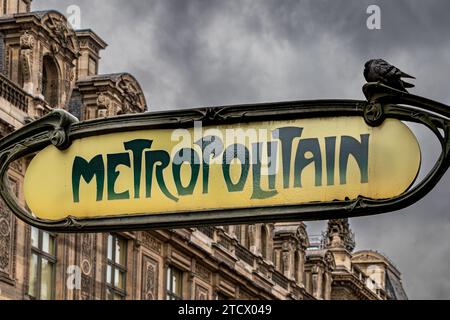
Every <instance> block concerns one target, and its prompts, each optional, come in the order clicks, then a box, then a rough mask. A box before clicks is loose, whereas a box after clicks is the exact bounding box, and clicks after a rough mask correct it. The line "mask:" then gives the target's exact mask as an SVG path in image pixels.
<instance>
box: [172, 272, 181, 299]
mask: <svg viewBox="0 0 450 320" xmlns="http://www.w3.org/2000/svg"><path fill="white" fill-rule="evenodd" d="M173 278H174V286H173V288H174V289H175V294H176V295H177V296H179V297H181V293H182V276H181V272H180V271H179V270H177V271H176V272H175V273H174V277H173Z"/></svg>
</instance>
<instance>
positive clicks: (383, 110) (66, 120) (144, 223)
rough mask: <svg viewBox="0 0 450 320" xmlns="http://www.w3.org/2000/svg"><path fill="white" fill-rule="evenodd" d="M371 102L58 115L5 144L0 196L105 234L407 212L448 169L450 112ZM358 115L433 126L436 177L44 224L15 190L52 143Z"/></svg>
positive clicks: (417, 102)
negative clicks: (372, 191)
mask: <svg viewBox="0 0 450 320" xmlns="http://www.w3.org/2000/svg"><path fill="white" fill-rule="evenodd" d="M363 91H364V94H365V95H366V97H367V101H356V100H315V101H297V102H279V103H268V104H257V105H242V106H228V107H215V108H202V109H194V110H183V111H173V112H163V113H146V114H138V115H126V116H120V117H115V118H109V119H97V120H92V121H86V122H78V120H77V119H76V118H75V117H73V116H72V115H70V114H69V113H67V112H65V111H62V110H55V111H53V112H52V113H50V114H49V115H47V116H45V117H43V118H41V119H39V120H37V121H35V122H33V123H31V124H29V125H27V126H25V127H23V128H22V129H20V130H18V131H16V132H14V133H12V134H11V135H9V136H7V137H5V138H4V139H2V140H0V179H1V180H0V181H2V183H1V185H0V195H1V197H2V198H3V200H4V201H5V202H6V204H7V205H8V206H9V208H10V209H11V210H12V211H13V212H14V214H15V215H16V216H17V217H19V218H20V219H22V220H23V221H25V222H26V223H28V224H30V225H32V226H35V227H37V228H40V229H43V230H48V231H53V232H69V233H70V232H103V231H110V232H113V231H123V230H144V229H161V228H185V227H194V226H195V227H198V226H200V225H207V224H214V225H228V224H245V223H264V222H282V221H300V220H303V221H307V220H328V219H338V218H349V217H357V216H367V215H376V214H381V213H387V212H393V211H397V210H400V209H403V208H406V207H408V206H410V205H412V204H414V203H416V202H417V201H419V200H420V199H422V198H423V197H424V196H425V195H427V194H428V193H429V192H430V191H431V190H432V189H433V188H434V187H435V186H436V184H437V183H438V182H439V181H440V180H441V178H442V177H443V175H444V174H445V172H446V171H447V170H448V168H449V166H450V107H449V106H447V105H444V104H441V103H439V102H435V101H431V100H428V99H426V98H422V97H419V96H414V95H410V94H407V93H404V92H401V91H398V90H395V89H392V88H390V87H387V86H385V85H382V84H379V83H369V84H367V85H365V86H364V88H363ZM348 116H360V117H364V119H365V121H366V122H367V124H368V125H370V126H379V125H381V124H382V123H383V121H384V120H385V119H387V118H394V119H398V120H402V121H409V122H415V123H419V124H422V125H425V126H426V127H428V128H429V129H430V130H431V131H432V132H433V133H434V134H435V135H436V137H437V139H438V140H439V142H440V144H441V147H442V152H441V154H440V156H439V159H438V160H437V163H436V164H435V166H434V167H433V169H432V170H431V171H430V173H429V174H428V175H427V176H426V177H425V178H424V179H423V180H422V181H421V182H419V183H418V184H417V185H416V186H415V187H413V188H411V189H410V190H408V191H407V192H405V193H404V194H402V195H400V196H398V197H395V198H391V199H387V200H373V199H368V198H364V197H359V198H358V199H356V200H351V201H334V202H317V203H306V204H302V205H288V206H281V207H259V208H246V209H227V210H211V211H199V212H191V213H173V214H164V215H152V214H150V213H149V214H147V215H130V216H117V217H103V218H94V219H77V218H74V217H68V218H67V219H64V220H61V221H46V220H40V219H37V218H35V217H33V215H32V214H31V213H30V212H28V211H27V210H26V209H25V208H22V206H20V205H19V203H18V201H17V199H16V197H15V196H14V195H13V194H12V193H11V191H10V188H9V180H8V169H9V165H10V164H11V163H12V162H13V161H15V160H18V159H20V158H23V157H25V156H29V155H32V154H34V153H36V152H38V151H40V150H42V149H44V148H45V147H47V146H49V145H51V144H53V145H55V146H56V147H58V148H59V149H60V150H64V149H66V148H68V147H69V146H70V144H71V142H72V141H74V140H77V139H81V138H84V137H90V136H97V135H103V134H107V133H112V132H125V131H136V130H143V129H170V128H173V129H178V128H191V127H193V125H194V122H195V121H202V122H203V125H204V126H211V125H223V124H233V123H242V122H256V121H265V120H289V119H305V118H316V117H348Z"/></svg>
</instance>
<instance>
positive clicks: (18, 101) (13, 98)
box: [0, 74, 31, 113]
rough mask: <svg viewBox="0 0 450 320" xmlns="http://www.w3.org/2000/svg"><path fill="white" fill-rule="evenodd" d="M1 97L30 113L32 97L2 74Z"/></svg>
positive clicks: (0, 78) (0, 75)
mask: <svg viewBox="0 0 450 320" xmlns="http://www.w3.org/2000/svg"><path fill="white" fill-rule="evenodd" d="M0 97H2V98H3V99H5V100H6V101H8V102H9V103H10V104H11V105H13V106H14V107H16V108H17V109H19V110H21V111H23V112H24V113H28V106H29V102H30V99H31V97H30V96H29V95H28V94H27V93H26V92H25V91H24V90H23V89H22V88H20V87H19V86H18V85H17V84H15V83H14V82H12V81H11V80H9V79H8V78H6V77H5V76H4V75H2V74H0Z"/></svg>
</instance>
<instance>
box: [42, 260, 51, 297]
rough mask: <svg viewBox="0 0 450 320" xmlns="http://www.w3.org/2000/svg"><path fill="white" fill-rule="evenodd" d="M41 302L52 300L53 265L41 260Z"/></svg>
mask: <svg viewBox="0 0 450 320" xmlns="http://www.w3.org/2000/svg"><path fill="white" fill-rule="evenodd" d="M40 298H41V300H50V299H52V298H53V264H52V263H51V262H49V261H48V260H46V259H42V274H41V297H40Z"/></svg>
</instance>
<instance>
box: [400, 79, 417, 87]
mask: <svg viewBox="0 0 450 320" xmlns="http://www.w3.org/2000/svg"><path fill="white" fill-rule="evenodd" d="M402 82H403V86H404V87H405V88H414V87H415V85H413V84H412V83H408V82H405V81H402Z"/></svg>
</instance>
